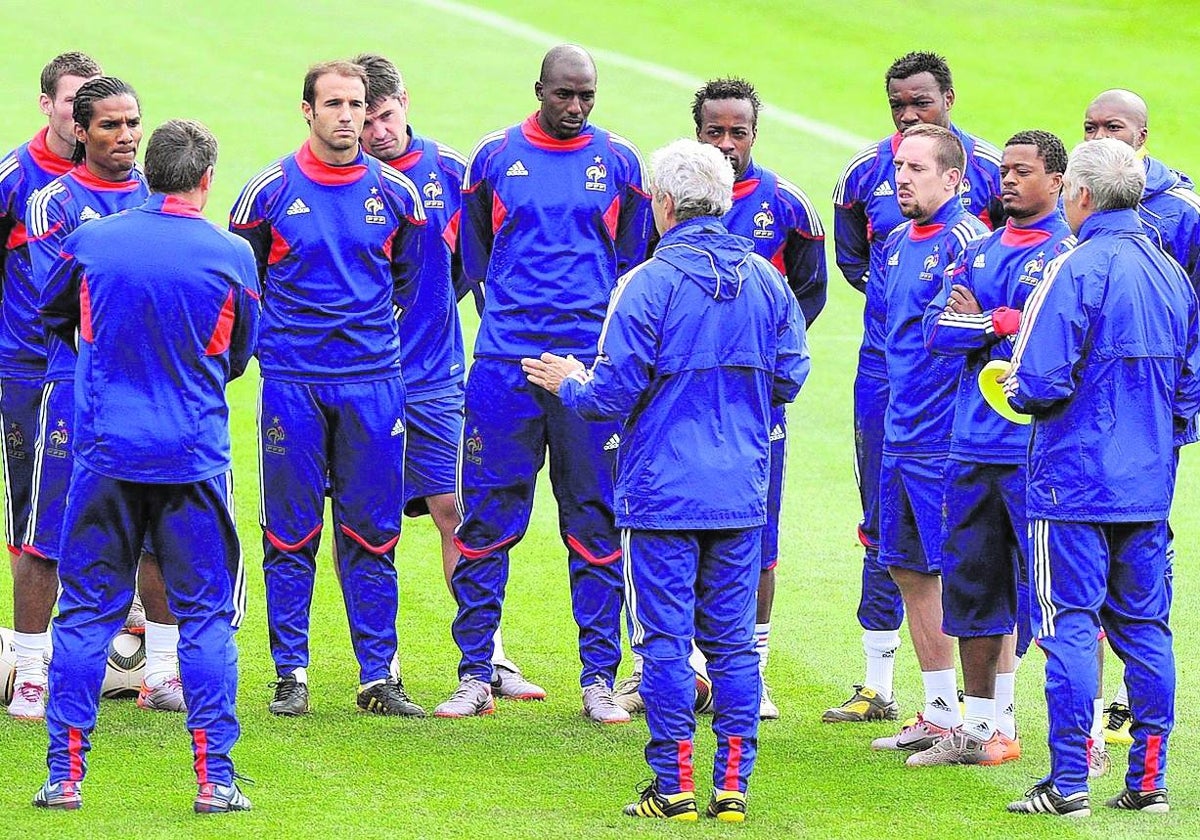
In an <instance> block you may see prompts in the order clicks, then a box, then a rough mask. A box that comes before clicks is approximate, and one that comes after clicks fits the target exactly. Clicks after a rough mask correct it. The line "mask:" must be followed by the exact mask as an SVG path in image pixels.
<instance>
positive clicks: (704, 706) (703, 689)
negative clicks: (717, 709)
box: [693, 671, 713, 715]
mask: <svg viewBox="0 0 1200 840" xmlns="http://www.w3.org/2000/svg"><path fill="white" fill-rule="evenodd" d="M693 708H695V710H696V714H698V715H706V714H712V710H713V696H712V680H710V679H709V678H708V676H707V675H705V674H701V673H700V672H699V671H697V672H696V705H695V706H694V707H693Z"/></svg>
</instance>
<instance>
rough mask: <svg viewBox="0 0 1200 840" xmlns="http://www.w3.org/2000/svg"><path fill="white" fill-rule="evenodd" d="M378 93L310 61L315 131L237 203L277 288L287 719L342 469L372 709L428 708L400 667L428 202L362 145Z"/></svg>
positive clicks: (264, 432)
mask: <svg viewBox="0 0 1200 840" xmlns="http://www.w3.org/2000/svg"><path fill="white" fill-rule="evenodd" d="M366 99H367V75H366V73H365V72H364V71H363V69H362V68H361V67H359V66H358V65H357V64H353V63H351V62H346V61H332V62H326V63H323V64H317V65H315V66H313V67H312V68H310V69H309V71H308V73H307V74H306V75H305V77H304V90H303V101H302V102H301V106H300V108H301V112H302V113H303V115H304V119H305V121H306V122H307V123H308V126H309V137H308V139H307V140H306V141H305V143H304V145H303V146H301V147H300V150H299V151H298V152H295V153H294V154H290V155H287V156H286V157H283V158H281V159H279V160H277V161H276V162H275V163H273V164H271V165H270V166H268V167H267V168H266V169H264V170H263V171H262V172H260V173H259V174H258V175H256V176H254V177H253V178H252V179H250V182H249V183H248V184H247V185H246V186H245V187H244V188H243V190H242V192H241V195H240V196H239V197H238V199H237V201H236V203H235V204H234V206H233V210H232V212H231V214H230V228H231V229H232V230H233V231H234V232H235V233H238V234H240V235H241V236H243V237H245V238H246V239H247V240H248V241H249V242H250V245H251V246H252V247H253V249H254V255H255V259H256V261H257V264H258V271H259V279H260V281H261V284H262V288H263V293H264V312H263V327H262V336H261V341H260V344H259V352H258V358H259V367H260V369H261V371H262V392H261V395H260V401H259V466H260V469H261V471H262V514H261V516H262V519H261V524H262V528H263V553H264V558H263V576H264V578H265V579H266V589H267V623H268V626H269V630H270V637H271V656H272V658H273V659H274V660H275V670H276V673H277V675H278V681H277V682H276V684H275V696H274V698H273V699H272V701H271V703H270V706H269V708H270V711H271V713H272V714H276V715H288V716H291V715H301V714H305V713H307V712H308V665H309V656H308V629H309V611H310V608H311V605H312V591H313V582H314V579H315V576H316V555H317V548H318V546H319V544H320V534H321V527H322V514H323V512H324V506H325V505H324V501H325V489H326V477H327V476H328V478H329V484H330V493H331V496H332V498H333V519H334V540H335V541H336V542H337V565H338V570H339V575H338V579H339V581H340V582H341V586H342V592H343V594H344V595H345V601H346V614H347V617H348V618H349V621H350V635H351V641H352V643H353V646H354V652H355V655H356V657H357V659H358V665H359V688H358V692H357V704H358V706H359V708H361V709H363V710H365V711H368V712H372V713H374V714H382V715H403V716H418V717H419V716H423V715H424V714H425V712H424V710H423V709H422V708H421V707H420V706H418V705H417V704H416V703H414V702H413V701H412V700H411V699H410V698H409V696H408V694H407V693H406V692H405V690H404V686H403V684H402V683H401V682H400V681H399V680H398V679H395V678H393V677H392V676H391V674H390V665H391V662H392V659H393V657H394V656H395V654H396V609H397V601H398V589H397V582H396V567H395V547H396V543H397V541H398V540H399V539H400V515H401V514H400V511H401V508H402V507H403V505H404V472H403V471H404V441H405V412H404V381H403V379H402V377H401V373H400V339H399V334H398V331H397V323H396V317H395V315H394V313H393V309H392V290H393V288H394V287H395V286H396V285H401V286H403V285H404V284H407V283H410V282H414V281H415V280H416V278H417V277H418V275H419V270H420V269H419V266H420V264H421V260H422V244H421V243H422V238H423V236H424V233H423V231H422V226H423V225H424V224H425V213H424V210H423V209H422V207H421V201H420V198H419V196H418V193H417V189H416V187H415V186H414V185H413V183H412V181H410V180H409V179H408V178H407V177H405V176H404V175H403V174H402V173H401V172H399V171H397V170H396V169H394V168H392V167H390V166H384V165H382V164H380V162H379V161H378V160H376V159H375V158H373V157H370V156H367V155H364V154H363V153H362V151H361V150H360V149H359V136H360V135H361V133H362V127H363V121H364V120H365V119H366V112H367V102H366Z"/></svg>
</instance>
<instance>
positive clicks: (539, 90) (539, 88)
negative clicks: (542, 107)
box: [533, 79, 546, 102]
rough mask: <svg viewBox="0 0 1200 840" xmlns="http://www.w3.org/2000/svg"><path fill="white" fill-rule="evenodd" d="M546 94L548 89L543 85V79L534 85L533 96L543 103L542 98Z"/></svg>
mask: <svg viewBox="0 0 1200 840" xmlns="http://www.w3.org/2000/svg"><path fill="white" fill-rule="evenodd" d="M545 92H546V88H545V86H544V85H543V84H542V81H541V79H539V80H537V81H536V82H534V83H533V95H534V96H536V97H537V101H538V102H541V101H542V98H543V97H544V96H545Z"/></svg>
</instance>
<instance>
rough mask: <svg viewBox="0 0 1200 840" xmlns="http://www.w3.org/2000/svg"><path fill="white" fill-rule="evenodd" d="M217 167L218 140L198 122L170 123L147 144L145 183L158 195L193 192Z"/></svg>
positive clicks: (177, 121)
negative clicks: (210, 171) (206, 174)
mask: <svg viewBox="0 0 1200 840" xmlns="http://www.w3.org/2000/svg"><path fill="white" fill-rule="evenodd" d="M216 165H217V138H216V137H214V136H213V133H212V132H211V131H209V130H208V126H206V125H204V123H202V122H197V121H196V120H167V121H166V122H165V123H163V124H162V125H160V126H159V127H158V128H156V129H154V133H153V134H151V135H150V142H149V143H147V144H146V164H145V166H146V183H147V184H148V185H149V186H150V189H151V190H152V191H154V192H156V193H182V192H189V191H190V190H194V189H195V188H196V187H198V186H200V179H201V178H202V177H204V173H205V172H207V171H208V168H209V167H210V166H216Z"/></svg>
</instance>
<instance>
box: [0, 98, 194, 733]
mask: <svg viewBox="0 0 1200 840" xmlns="http://www.w3.org/2000/svg"><path fill="white" fill-rule="evenodd" d="M72 119H73V120H74V126H73V131H74V134H75V150H74V153H73V159H74V161H75V163H76V164H77V165H76V166H75V167H74V168H73V169H71V170H70V171H69V172H68V173H67V174H65V175H63V176H61V177H60V178H58V179H56V180H55V181H53V182H51V183H50V184H48V185H47V186H46V187H45V188H44V189H42V190H40V191H39V192H38V193H37V194H36V195H35V196H34V197H33V198H32V199H31V200H30V202H29V205H28V207H27V210H26V222H25V225H26V229H27V234H28V237H29V253H30V257H31V263H32V266H33V277H34V280H35V283H36V284H37V286H38V288H39V290H40V289H41V288H42V287H43V286H44V285H45V283H46V279H47V277H48V276H49V270H50V267H51V266H52V265H53V264H54V261H55V260H56V259H57V258H58V255H59V253H60V251H61V250H62V242H63V240H64V239H65V238H66V237H67V235H68V234H70V233H71V232H72V231H74V230H75V229H76V228H78V227H80V226H81V225H83V224H86V223H88V222H90V221H94V220H95V219H99V218H102V217H104V216H108V215H111V214H113V213H117V212H119V211H121V210H127V209H129V208H132V207H137V206H139V205H140V204H141V203H142V202H143V201H145V199H146V195H147V190H146V184H145V180H144V179H143V178H142V175H141V173H140V172H139V171H138V170H137V168H136V166H135V162H136V158H137V150H138V145H139V143H140V142H141V138H142V115H141V108H140V105H139V103H138V99H137V94H136V93H135V92H134V90H133V88H132V87H130V86H129V85H128V84H126V83H125V82H123V81H121V80H120V79H115V78H113V77H111V76H101V77H98V78H95V79H92V80H90V81H88V82H85V83H84V84H83V85H81V86H80V87H79V89H78V90H77V91H76V93H75V100H74V102H73V103H72ZM45 341H46V354H47V363H46V375H45V387H44V392H43V397H42V410H41V415H40V416H39V426H38V442H37V447H36V450H37V457H36V458H35V461H34V493H33V504H32V506H31V510H30V517H29V524H28V526H27V528H26V534H25V543H24V545H22V548H21V557H20V558H19V559H18V570H19V572H20V583H19V588H20V589H21V595H20V597H19V599H18V603H19V605H20V612H19V613H18V614H17V615H16V616H14V623H15V624H18V626H21V625H24V626H27V627H30V628H31V629H32V628H40V629H41V630H42V631H43V632H44V631H45V629H46V628H47V627H48V625H49V622H50V613H51V611H52V609H53V607H54V600H55V596H56V594H57V590H58V578H57V572H56V565H57V560H58V558H59V552H60V546H61V543H62V540H63V534H64V532H63V515H64V512H65V505H66V498H67V488H68V486H69V483H70V480H71V475H72V472H71V469H72V468H71V458H72V452H73V450H72V447H71V445H70V442H71V437H72V435H73V434H74V429H75V410H74V409H75V394H74V392H73V389H72V386H71V382H72V380H73V379H74V377H75V367H76V356H75V354H74V353H73V352H72V350H71V348H70V347H69V346H68V345H67V344H66V343H65V342H63V341H62V340H61V339H59V338H58V337H57V336H54V335H46V337H45ZM14 588H17V587H14ZM138 589H139V591H140V592H141V593H142V596H143V601H144V603H145V607H146V672H145V676H144V678H143V683H142V686H141V690H140V691H139V694H138V705H139V706H141V707H142V708H148V709H155V710H162V711H183V710H184V694H183V690H182V688H181V687H180V683H179V663H178V656H177V653H176V651H177V648H178V644H179V629H178V627H177V625H176V621H175V617H174V616H173V615H171V612H170V608H169V606H168V604H167V600H166V593H165V589H164V583H163V578H162V574H161V572H160V571H159V568H158V564H157V563H156V562H155V561H154V558H153V556H152V555H151V554H150V553H149V551H148V550H147V551H145V552H144V554H143V561H142V562H141V563H140V564H139V568H138ZM43 638H45V637H43ZM31 706H32V709H31V710H30V712H29V714H28V715H27V716H28V717H39V716H40V714H39V713H40V711H41V706H40V704H37V703H34V704H31ZM10 711H11V708H10Z"/></svg>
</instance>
